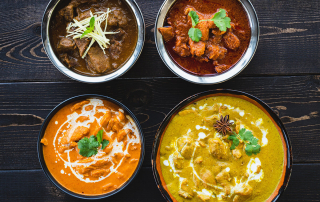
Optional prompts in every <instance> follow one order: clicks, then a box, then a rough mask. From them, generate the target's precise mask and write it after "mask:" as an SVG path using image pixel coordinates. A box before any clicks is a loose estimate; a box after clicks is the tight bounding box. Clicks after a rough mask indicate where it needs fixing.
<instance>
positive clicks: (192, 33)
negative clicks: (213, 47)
mask: <svg viewBox="0 0 320 202" xmlns="http://www.w3.org/2000/svg"><path fill="white" fill-rule="evenodd" d="M188 35H189V37H190V38H191V40H192V41H195V42H199V41H200V39H201V37H202V33H201V31H200V29H198V28H190V29H189V32H188Z"/></svg>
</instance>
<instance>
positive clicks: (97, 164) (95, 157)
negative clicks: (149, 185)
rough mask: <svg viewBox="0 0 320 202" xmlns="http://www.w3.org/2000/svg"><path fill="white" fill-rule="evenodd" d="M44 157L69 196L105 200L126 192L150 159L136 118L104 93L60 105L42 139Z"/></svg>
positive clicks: (46, 167)
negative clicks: (146, 159) (146, 154)
mask: <svg viewBox="0 0 320 202" xmlns="http://www.w3.org/2000/svg"><path fill="white" fill-rule="evenodd" d="M38 157H39V161H40V164H41V166H42V169H43V171H44V173H45V174H46V176H47V177H48V178H49V180H50V181H51V182H52V183H53V184H54V185H55V186H57V187H58V188H59V189H60V190H62V191H64V192H65V193H67V194H69V195H71V196H74V197H78V198H82V199H100V198H105V197H108V196H111V195H113V194H116V193H118V192H119V191H121V190H122V189H124V188H125V187H126V186H127V185H128V184H129V183H130V182H131V181H132V180H133V179H134V178H135V176H136V175H137V173H138V171H139V169H140V167H141V166H142V162H143V158H144V136H143V133H142V129H141V126H140V124H139V122H138V120H137V119H136V117H135V116H134V114H133V113H132V112H131V111H130V110H129V109H128V108H127V107H125V106H124V105H123V104H121V103H120V102H118V101H116V100H114V99H112V98H109V97H107V96H102V95H81V96H76V97H73V98H70V99H68V100H66V101H64V102H62V103H60V104H59V105H58V106H57V107H55V108H54V109H53V110H52V111H51V112H50V114H49V115H48V116H47V118H46V119H45V121H44V123H43V125H42V127H41V130H40V133H39V137H38Z"/></svg>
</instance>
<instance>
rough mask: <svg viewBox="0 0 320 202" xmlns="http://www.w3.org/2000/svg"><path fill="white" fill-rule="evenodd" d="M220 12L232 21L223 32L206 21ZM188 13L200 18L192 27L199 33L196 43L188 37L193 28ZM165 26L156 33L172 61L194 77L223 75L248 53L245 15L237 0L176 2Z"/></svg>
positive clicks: (246, 19)
mask: <svg viewBox="0 0 320 202" xmlns="http://www.w3.org/2000/svg"><path fill="white" fill-rule="evenodd" d="M220 9H224V10H225V11H226V16H227V17H228V18H230V19H231V22H230V28H228V29H226V31H221V29H219V28H218V27H217V26H216V24H215V22H214V21H210V20H207V19H212V18H213V17H214V15H215V14H216V13H217V12H218V11H219V10H220ZM191 11H194V12H196V14H197V15H198V16H199V23H198V24H197V25H196V26H195V28H197V29H199V30H201V33H202V36H201V39H200V41H199V42H196V41H193V40H192V39H191V38H190V35H188V32H189V30H190V28H191V27H192V19H191V16H190V14H189V13H190V12H191ZM165 25H166V26H165V27H161V28H158V31H159V32H160V33H161V34H162V36H163V38H164V40H165V41H166V43H165V46H166V49H167V51H168V53H169V54H170V56H171V58H172V59H173V60H174V61H175V62H176V63H177V64H178V65H179V66H180V67H181V68H182V69H184V70H186V71H188V72H191V73H193V74H196V75H212V74H216V73H222V72H224V71H226V70H228V69H229V68H231V67H233V66H234V65H235V64H236V63H237V62H238V61H239V60H240V58H241V57H242V55H243V54H244V53H245V51H246V50H247V48H248V46H249V42H250V38H251V28H250V25H249V20H248V17H247V14H246V12H245V10H244V8H243V7H242V5H241V3H240V2H239V1H238V0H193V1H190V0H178V1H177V2H176V3H175V4H174V5H173V6H172V8H171V10H170V11H169V12H168V14H167V17H166V22H165Z"/></svg>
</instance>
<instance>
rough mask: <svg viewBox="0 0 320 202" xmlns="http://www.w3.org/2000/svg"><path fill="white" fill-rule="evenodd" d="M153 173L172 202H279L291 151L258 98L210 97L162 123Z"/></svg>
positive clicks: (223, 93) (195, 99)
mask: <svg viewBox="0 0 320 202" xmlns="http://www.w3.org/2000/svg"><path fill="white" fill-rule="evenodd" d="M152 169H153V174H154V177H155V180H156V183H157V185H158V188H159V190H160V192H161V193H162V195H163V197H164V198H165V199H166V200H167V201H176V202H182V201H211V202H214V201H226V202H240V201H245V202H251V201H277V200H278V198H279V197H280V195H281V194H282V193H283V192H284V190H285V189H286V187H287V185H288V182H289V179H290V175H291V170H292V152H291V145H290V140H289V137H288V135H287V133H286V130H285V128H284V126H283V124H282V123H281V121H280V119H279V118H278V116H277V115H276V114H275V113H274V112H273V111H272V109H271V108H270V107H268V106H267V105H266V104H265V103H264V102H262V101H261V100H259V99H258V98H256V97H254V96H252V95H249V94H247V93H244V92H240V91H234V90H213V91H207V92H202V93H199V94H196V95H193V96H191V97H189V98H187V99H185V100H184V101H182V102H181V103H179V104H178V105H177V106H176V107H175V108H173V109H172V110H171V111H170V112H169V114H168V115H167V116H166V118H165V119H164V121H163V122H162V123H161V125H160V127H159V130H158V132H157V134H156V139H155V141H154V145H153V150H152Z"/></svg>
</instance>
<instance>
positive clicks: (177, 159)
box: [172, 153, 183, 169]
mask: <svg viewBox="0 0 320 202" xmlns="http://www.w3.org/2000/svg"><path fill="white" fill-rule="evenodd" d="M172 160H173V164H174V167H175V168H176V169H182V168H183V158H182V157H180V156H179V154H178V153H174V154H173V158H172Z"/></svg>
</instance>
